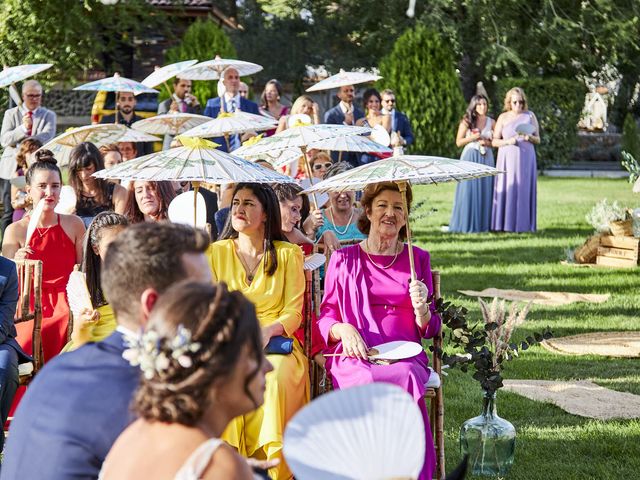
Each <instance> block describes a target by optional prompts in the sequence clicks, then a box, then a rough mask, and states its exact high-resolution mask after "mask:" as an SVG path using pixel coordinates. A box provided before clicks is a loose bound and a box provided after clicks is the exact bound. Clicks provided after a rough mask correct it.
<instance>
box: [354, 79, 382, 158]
mask: <svg viewBox="0 0 640 480" xmlns="http://www.w3.org/2000/svg"><path fill="white" fill-rule="evenodd" d="M362 103H363V105H364V110H365V112H366V116H365V117H363V118H361V119H359V120H358V121H357V122H356V125H358V126H359V127H363V126H364V127H371V128H373V127H376V126H378V125H380V126H381V127H382V128H384V129H385V130H386V131H387V133H391V115H389V114H388V113H385V112H383V111H382V109H381V105H382V97H381V96H380V93H378V90H376V89H375V88H368V89H367V90H365V92H364V94H363V95H362ZM390 156H391V154H390V153H388V154H379V153H363V154H362V155H361V157H360V163H362V164H366V163H371V162H375V161H376V160H380V159H381V158H387V157H390Z"/></svg>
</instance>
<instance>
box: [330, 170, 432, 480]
mask: <svg viewBox="0 0 640 480" xmlns="http://www.w3.org/2000/svg"><path fill="white" fill-rule="evenodd" d="M407 202H408V205H409V207H410V205H411V190H410V189H409V190H408V191H407ZM362 207H363V209H364V211H363V213H362V215H361V216H360V218H359V220H358V226H359V228H360V230H361V231H362V233H364V234H366V235H368V236H367V237H366V238H365V239H364V240H363V241H362V242H360V243H359V244H358V245H352V246H349V247H345V248H343V249H341V250H339V251H337V252H335V253H334V254H333V255H332V256H331V260H330V261H329V267H328V268H327V275H326V279H325V287H326V289H325V293H324V298H323V301H322V306H321V311H320V320H319V327H320V332H321V334H322V336H323V338H324V339H325V341H326V342H327V345H328V346H329V351H330V352H331V353H342V354H343V355H344V356H340V357H328V358H327V362H326V368H327V371H328V372H329V374H330V375H331V378H332V380H333V386H334V388H339V389H340V388H349V387H352V386H355V385H366V384H368V383H372V382H387V383H393V384H395V385H398V386H400V387H402V388H404V389H405V390H406V391H407V392H408V393H409V394H410V395H412V396H413V398H414V400H415V401H416V403H417V404H418V407H419V408H420V411H421V412H422V415H423V418H424V424H425V434H426V438H425V440H426V452H425V463H424V466H423V469H422V472H421V474H420V477H419V478H420V480H427V479H429V480H430V479H431V478H433V476H432V474H433V473H434V470H435V458H436V457H435V448H434V445H433V437H432V435H431V431H430V428H429V418H428V416H427V410H426V405H425V402H424V393H425V388H426V387H425V385H426V383H427V381H428V380H429V369H428V364H429V359H428V358H427V355H426V354H425V353H424V352H421V353H420V355H417V356H415V357H412V358H408V359H403V360H399V361H398V362H396V363H393V364H391V365H375V364H373V363H370V362H369V361H368V359H367V358H368V351H369V349H370V348H371V347H374V346H376V345H379V344H382V343H386V342H392V341H397V340H404V341H411V342H416V343H421V340H422V339H423V338H432V337H434V336H435V335H437V334H438V332H439V331H440V327H441V321H440V318H439V317H438V316H437V314H436V313H435V307H434V305H433V304H431V306H430V305H429V303H428V300H427V298H428V295H429V292H431V291H433V286H432V281H431V264H430V260H429V253H428V252H426V251H424V250H421V249H420V248H418V247H413V254H414V256H415V270H416V278H417V280H413V281H409V278H410V276H411V269H410V262H409V250H408V247H407V245H405V243H404V240H405V238H406V224H407V218H406V217H405V214H404V208H403V201H402V195H401V194H400V192H399V190H398V186H397V185H396V184H395V183H393V182H385V183H378V184H372V185H369V186H368V187H367V188H366V189H365V191H364V195H363V196H362Z"/></svg>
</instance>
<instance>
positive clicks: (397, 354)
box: [369, 340, 424, 360]
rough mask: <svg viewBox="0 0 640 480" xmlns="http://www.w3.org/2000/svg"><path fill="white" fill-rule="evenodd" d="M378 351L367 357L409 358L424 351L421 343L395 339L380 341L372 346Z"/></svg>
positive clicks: (381, 358) (380, 358)
mask: <svg viewBox="0 0 640 480" xmlns="http://www.w3.org/2000/svg"><path fill="white" fill-rule="evenodd" d="M371 350H375V351H376V352H378V353H374V354H373V355H369V358H373V359H375V360H402V359H403V358H411V357H415V356H416V355H420V353H422V352H423V351H424V349H423V348H422V345H420V344H419V343H416V342H407V341H404V340H397V341H395V342H387V343H381V344H380V345H376V346H375V347H372V348H371Z"/></svg>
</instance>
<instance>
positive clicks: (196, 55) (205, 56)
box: [160, 20, 236, 108]
mask: <svg viewBox="0 0 640 480" xmlns="http://www.w3.org/2000/svg"><path fill="white" fill-rule="evenodd" d="M216 55H220V56H221V57H222V58H236V49H235V48H234V46H233V45H232V44H231V41H230V40H229V37H227V35H226V34H225V33H224V32H223V31H222V29H221V28H220V27H218V26H217V25H216V24H215V23H213V22H212V21H211V20H196V21H195V22H194V23H192V24H191V25H190V26H189V28H187V30H186V31H185V33H184V36H183V37H182V41H181V42H180V43H179V44H178V45H176V46H175V47H172V48H170V49H169V50H167V53H166V56H165V58H166V62H167V63H173V62H179V61H182V60H192V59H198V60H199V61H200V62H203V61H205V60H213V59H214V58H215V56H216ZM192 93H193V94H194V95H195V96H196V97H197V98H198V101H199V102H200V105H202V107H203V108H204V106H205V105H206V104H207V100H208V99H210V98H213V97H217V96H218V90H217V80H200V81H195V82H193V89H192ZM163 96H164V97H165V98H166V97H167V92H166V89H164V88H162V89H161V95H160V100H162V98H163Z"/></svg>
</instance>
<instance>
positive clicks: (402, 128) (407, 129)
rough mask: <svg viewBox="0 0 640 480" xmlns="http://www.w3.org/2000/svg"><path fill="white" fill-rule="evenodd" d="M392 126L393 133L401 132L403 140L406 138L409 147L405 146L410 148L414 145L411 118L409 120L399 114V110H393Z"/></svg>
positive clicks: (402, 114)
mask: <svg viewBox="0 0 640 480" xmlns="http://www.w3.org/2000/svg"><path fill="white" fill-rule="evenodd" d="M391 126H392V131H394V132H398V131H399V132H400V135H402V138H404V139H405V141H406V142H407V145H405V146H406V147H408V146H409V145H411V144H412V143H413V140H414V139H413V130H412V129H411V122H410V121H409V118H407V116H406V115H405V114H404V113H402V112H399V111H397V110H393V117H392V118H391ZM394 127H395V128H394Z"/></svg>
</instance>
